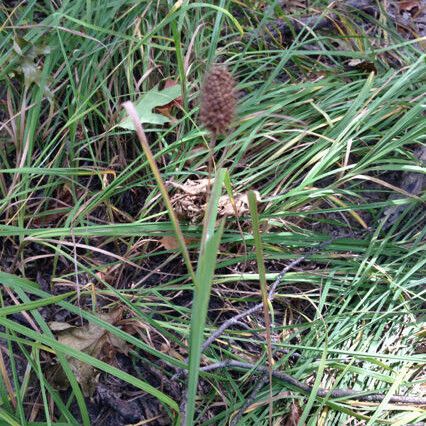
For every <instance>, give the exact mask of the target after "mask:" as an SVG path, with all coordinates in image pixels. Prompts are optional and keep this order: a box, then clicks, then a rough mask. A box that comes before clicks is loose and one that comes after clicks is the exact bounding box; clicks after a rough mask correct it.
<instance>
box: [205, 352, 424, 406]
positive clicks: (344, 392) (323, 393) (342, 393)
mask: <svg viewBox="0 0 426 426" xmlns="http://www.w3.org/2000/svg"><path fill="white" fill-rule="evenodd" d="M219 368H236V369H238V368H239V369H243V370H255V371H256V372H261V373H262V374H264V375H269V370H268V368H267V367H264V366H261V365H260V366H256V365H254V364H250V363H248V362H240V361H232V360H228V361H223V362H218V363H215V364H211V365H208V366H206V367H202V368H200V371H204V372H208V371H212V370H217V369H219ZM272 376H273V377H275V378H276V379H279V380H282V381H283V382H285V383H287V384H289V385H291V386H293V387H295V388H297V389H300V390H301V391H302V392H304V393H306V394H310V393H311V392H312V390H313V388H312V387H311V386H309V385H307V384H305V383H303V382H301V381H299V380H297V379H295V378H294V377H292V376H290V375H288V374H285V373H282V372H281V371H276V370H273V371H272ZM317 395H318V396H319V397H321V398H326V397H330V398H348V399H356V400H357V401H366V402H382V401H383V400H384V399H385V398H387V395H384V394H380V393H376V394H370V395H361V394H360V393H359V392H358V391H355V390H351V389H334V390H328V389H323V388H319V389H318V390H317ZM388 402H390V403H394V404H411V405H419V406H426V398H421V397H410V396H403V395H393V396H391V397H390V398H389V400H388Z"/></svg>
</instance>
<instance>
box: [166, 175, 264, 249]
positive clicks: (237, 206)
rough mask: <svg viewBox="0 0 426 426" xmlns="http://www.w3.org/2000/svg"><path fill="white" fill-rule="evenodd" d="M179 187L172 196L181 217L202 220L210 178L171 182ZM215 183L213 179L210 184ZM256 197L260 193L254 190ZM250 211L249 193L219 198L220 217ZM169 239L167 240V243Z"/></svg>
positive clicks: (236, 215)
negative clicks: (179, 182) (181, 182)
mask: <svg viewBox="0 0 426 426" xmlns="http://www.w3.org/2000/svg"><path fill="white" fill-rule="evenodd" d="M169 184H170V185H172V186H173V187H175V188H176V189H178V191H177V192H176V194H174V195H173V197H172V198H171V201H172V205H173V208H174V209H175V212H176V214H177V215H178V217H179V218H183V219H188V220H190V221H191V222H192V223H198V222H200V221H201V220H202V218H203V216H204V213H205V211H206V207H207V191H208V187H209V179H196V180H191V179H188V180H187V181H186V182H185V183H183V184H178V183H174V182H169ZM212 184H213V179H212V180H211V181H210V185H212ZM254 192H255V194H256V199H257V200H258V201H259V200H260V194H259V193H258V192H257V191H254ZM248 212H249V204H248V198H247V194H241V193H236V194H235V195H234V196H233V197H232V198H230V197H229V196H228V195H223V196H222V197H220V198H219V203H218V217H240V216H243V215H245V214H247V213H248ZM168 242H169V241H168V240H167V241H166V243H168Z"/></svg>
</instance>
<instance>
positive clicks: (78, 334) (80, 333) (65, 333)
mask: <svg viewBox="0 0 426 426" xmlns="http://www.w3.org/2000/svg"><path fill="white" fill-rule="evenodd" d="M122 314H123V311H122V309H116V310H115V311H112V312H109V313H101V314H98V317H99V318H100V319H102V320H103V321H106V322H108V323H110V324H115V323H116V322H117V321H119V320H120V319H121V317H122ZM49 327H50V329H51V330H53V331H56V332H57V333H56V336H57V339H58V341H59V342H60V343H62V344H63V345H66V346H69V347H70V348H73V349H76V350H78V351H81V352H85V353H87V354H88V355H91V356H93V357H95V358H98V359H105V358H107V357H111V355H112V354H113V353H116V352H122V353H127V344H126V343H125V342H124V341H123V340H121V339H119V338H117V337H116V336H114V335H112V334H111V333H110V332H108V331H107V330H105V329H104V328H102V327H100V326H98V325H96V324H92V323H88V324H86V325H83V326H81V327H76V326H73V325H70V324H68V323H62V322H57V321H54V322H51V323H49ZM68 362H69V364H70V367H71V369H72V370H73V373H74V374H75V376H76V379H77V381H78V382H79V384H80V386H81V388H82V391H83V394H84V395H85V396H92V395H93V392H94V390H95V386H96V378H97V375H96V369H95V368H94V367H92V366H91V365H89V364H86V363H85V362H83V361H80V360H78V359H75V358H72V357H69V359H68ZM51 377H52V381H53V383H54V385H55V386H56V387H58V388H59V389H66V388H67V387H68V386H69V382H68V379H67V377H66V375H65V373H64V371H63V370H62V368H61V367H60V365H57V366H55V368H54V370H53V372H52V374H51Z"/></svg>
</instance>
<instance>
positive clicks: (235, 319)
mask: <svg viewBox="0 0 426 426" xmlns="http://www.w3.org/2000/svg"><path fill="white" fill-rule="evenodd" d="M303 260H305V256H301V257H299V258H297V259H296V260H293V262H291V263H290V264H289V265H287V266H286V267H285V268H284V269H283V270H282V271H281V272H280V273H279V274H278V275H277V278H276V279H275V281H274V282H273V284H272V286H271V289H270V290H269V294H268V300H269V301H272V299H273V298H274V296H275V291H276V289H277V286H278V284H279V283H280V282H281V281H282V279H283V278H284V275H285V274H286V273H287V272H288V271H289V270H290V269H292V268H294V267H295V266H297V265H298V264H299V263H301V262H302V261H303ZM262 308H263V303H258V304H257V305H255V306H253V307H251V308H249V309H247V310H245V311H244V312H241V313H240V314H238V315H235V316H233V317H232V318H229V320H227V321H225V322H224V323H223V324H222V325H221V326H220V327H219V328H218V329H217V330H216V331H215V332H214V333H212V335H211V336H210V337H209V338H208V339H207V340H206V341H205V342H204V343H203V345H202V346H201V350H202V352H204V351H205V350H206V349H207V348H208V347H209V346H210V345H211V344H212V343H213V342H214V341H215V340H216V339H217V338H218V337H219V336H221V335H222V334H223V332H224V331H225V330H226V329H227V328H229V327H231V326H233V325H235V324H238V323H239V322H240V320H241V319H242V318H245V317H247V316H249V315H251V314H253V313H255V312H257V311H260V310H261V309H262Z"/></svg>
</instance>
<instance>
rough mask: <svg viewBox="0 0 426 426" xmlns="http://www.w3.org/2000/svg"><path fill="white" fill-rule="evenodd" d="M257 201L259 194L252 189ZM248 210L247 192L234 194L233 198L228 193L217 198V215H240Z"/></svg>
mask: <svg viewBox="0 0 426 426" xmlns="http://www.w3.org/2000/svg"><path fill="white" fill-rule="evenodd" d="M254 193H255V195H256V199H257V201H260V194H259V193H258V192H257V191H254ZM248 212H249V203H248V198H247V194H236V195H235V196H234V199H233V200H232V199H231V198H229V196H228V195H223V196H222V197H220V198H219V206H218V216H219V217H240V216H243V215H245V214H247V213H248Z"/></svg>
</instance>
